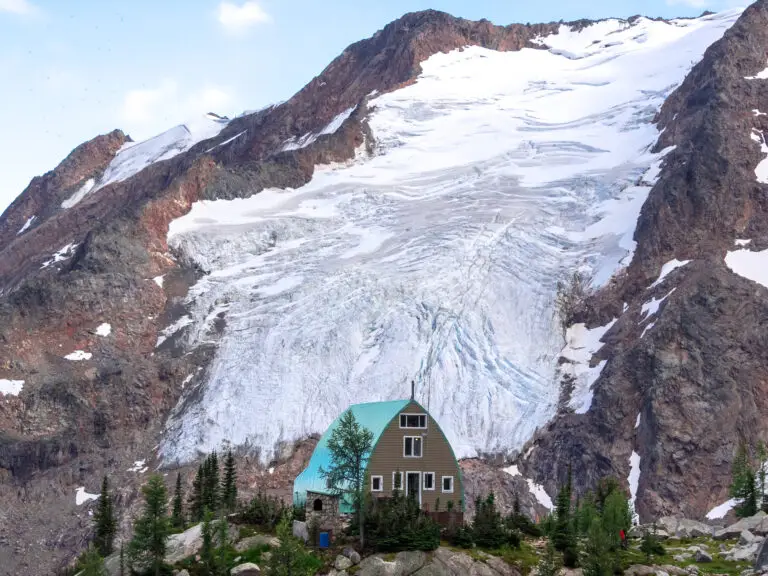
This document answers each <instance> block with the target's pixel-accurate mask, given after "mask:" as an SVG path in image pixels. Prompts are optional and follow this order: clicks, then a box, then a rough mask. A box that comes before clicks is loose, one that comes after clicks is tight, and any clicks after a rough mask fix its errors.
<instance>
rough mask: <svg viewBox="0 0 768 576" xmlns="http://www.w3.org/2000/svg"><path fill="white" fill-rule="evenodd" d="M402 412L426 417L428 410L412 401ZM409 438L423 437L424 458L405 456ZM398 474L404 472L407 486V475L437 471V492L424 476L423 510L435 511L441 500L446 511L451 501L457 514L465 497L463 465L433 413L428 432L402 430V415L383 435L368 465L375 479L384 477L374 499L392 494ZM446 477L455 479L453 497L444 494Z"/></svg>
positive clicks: (428, 422)
mask: <svg viewBox="0 0 768 576" xmlns="http://www.w3.org/2000/svg"><path fill="white" fill-rule="evenodd" d="M401 413H410V414H426V413H427V411H426V410H424V409H423V408H422V407H421V406H419V405H418V404H417V403H416V402H411V403H410V404H408V405H407V406H406V407H405V408H404V409H403V410H402V412H401ZM405 436H421V437H422V457H421V458H406V457H404V456H403V437H405ZM395 471H400V472H402V473H403V485H405V482H406V476H405V473H406V472H422V473H423V472H434V473H435V489H434V490H424V478H423V476H421V484H420V490H421V504H422V508H424V509H426V510H431V511H434V509H435V501H436V500H437V499H438V498H439V499H440V510H445V509H446V505H447V503H448V501H449V500H452V501H453V503H454V507H455V509H456V510H457V511H458V510H459V509H460V503H459V501H460V500H462V499H463V497H464V496H463V494H462V493H461V488H462V485H461V477H460V470H459V465H458V463H457V462H456V460H455V459H454V457H453V452H452V450H451V446H450V444H448V440H446V438H445V436H444V435H443V433H442V432H441V431H440V428H439V426H438V425H437V422H435V420H434V419H433V418H432V417H431V416H429V414H427V429H426V430H422V429H418V428H400V414H398V415H397V416H395V418H394V419H393V420H392V422H390V423H389V425H388V426H387V427H386V428H385V430H384V432H382V434H381V437H380V438H379V441H378V443H377V444H376V447H375V448H374V451H373V454H371V458H370V460H369V463H368V473H369V474H370V475H371V476H383V479H384V490H383V491H382V492H372V494H373V495H374V496H380V497H381V496H390V495H391V494H392V488H393V486H392V473H393V472H395ZM443 476H453V493H452V494H451V493H443V491H442V477H443ZM369 488H370V486H369Z"/></svg>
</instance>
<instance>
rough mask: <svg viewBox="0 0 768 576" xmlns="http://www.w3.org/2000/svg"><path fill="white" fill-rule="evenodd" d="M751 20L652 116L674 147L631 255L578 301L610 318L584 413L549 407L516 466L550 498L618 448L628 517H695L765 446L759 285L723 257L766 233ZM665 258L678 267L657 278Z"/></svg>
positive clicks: (663, 140) (595, 471) (761, 103)
mask: <svg viewBox="0 0 768 576" xmlns="http://www.w3.org/2000/svg"><path fill="white" fill-rule="evenodd" d="M767 24H768V2H764V1H760V2H756V3H755V4H753V5H752V6H750V7H749V8H748V9H747V10H746V11H745V12H744V14H743V15H742V17H741V18H740V20H739V21H738V22H737V23H736V24H735V25H734V26H733V27H732V28H731V29H730V30H728V31H727V32H726V34H725V36H724V37H723V38H722V39H721V40H720V41H718V42H716V43H715V44H713V45H712V46H711V47H710V48H709V49H708V50H707V52H706V54H705V56H704V58H703V60H702V61H701V62H700V63H699V64H697V65H696V66H695V67H694V68H693V70H692V71H691V73H690V74H689V75H688V77H687V78H686V79H685V81H684V82H683V84H682V85H681V86H680V87H679V88H678V89H677V90H676V91H675V92H674V93H673V94H672V95H671V96H670V97H669V98H668V99H667V101H666V102H665V104H664V106H663V107H662V109H661V111H660V113H659V115H658V117H657V121H658V125H659V127H660V128H662V129H663V132H662V134H661V136H660V138H659V141H658V143H657V149H659V150H661V149H663V148H666V147H668V146H675V149H674V150H673V151H672V152H670V153H669V154H668V156H666V160H665V163H664V166H663V168H662V170H661V174H660V178H659V181H658V183H657V184H656V185H655V186H654V188H653V190H652V191H651V193H650V195H649V197H648V200H647V202H646V203H645V205H644V206H643V210H642V213H641V216H640V220H639V222H638V227H637V231H636V234H635V239H636V241H637V251H636V253H635V256H634V259H633V261H632V263H631V265H630V267H629V268H628V270H627V271H626V274H623V275H621V276H620V277H618V278H616V279H615V281H614V282H613V283H612V284H611V285H610V286H609V287H607V288H606V289H603V290H600V291H598V292H597V293H596V294H594V295H593V296H592V297H591V299H590V300H589V302H588V305H587V307H586V308H587V312H586V319H587V325H588V326H590V327H591V326H601V325H605V324H606V322H608V321H610V320H611V319H612V318H613V319H617V320H616V322H615V324H614V325H613V326H612V328H611V329H610V330H609V331H608V332H607V334H606V335H605V336H604V337H603V341H604V342H605V346H604V347H603V348H602V349H601V350H600V354H599V355H600V359H602V360H607V364H606V365H605V368H604V370H603V372H602V375H601V377H600V378H599V379H598V380H597V382H596V383H595V386H594V400H593V402H592V407H591V409H590V410H589V411H588V412H587V413H586V414H574V413H567V412H563V413H561V414H559V415H558V416H557V417H556V418H555V419H554V420H553V421H552V422H550V423H549V425H547V426H546V427H545V428H544V429H542V430H540V431H539V434H538V435H537V437H536V438H535V439H534V440H533V441H532V442H531V444H530V447H532V450H531V451H530V456H529V457H528V458H523V459H522V460H521V465H522V467H523V468H524V469H525V470H526V471H529V473H530V474H532V476H533V477H534V478H536V479H538V480H539V481H541V482H543V483H545V484H546V485H547V487H548V489H549V491H550V493H551V494H554V493H555V490H556V484H557V482H558V480H559V481H560V482H562V481H563V480H564V478H565V474H566V469H567V466H568V465H569V464H571V465H572V466H573V469H574V475H575V478H577V479H578V481H577V484H578V486H579V487H580V488H581V489H585V488H586V487H588V486H590V485H592V484H593V482H594V481H595V480H596V479H597V478H598V477H600V476H602V475H607V474H611V475H614V476H617V477H619V478H626V479H629V477H630V475H631V470H632V468H633V465H632V464H631V462H630V460H631V458H632V456H633V453H634V457H635V461H636V462H637V463H639V467H637V468H636V474H639V483H638V485H637V487H636V498H637V510H638V512H639V513H640V515H641V517H643V518H655V517H658V516H661V515H665V514H680V513H682V514H683V515H685V516H687V517H697V518H701V517H703V516H704V515H705V514H706V513H707V511H708V510H710V509H711V508H712V507H713V506H714V504H716V503H718V502H724V501H726V500H727V499H728V485H729V483H730V462H731V460H732V457H733V455H734V453H735V451H736V448H737V446H738V444H739V442H742V441H745V442H747V443H750V444H752V445H756V443H757V442H758V441H760V440H762V441H765V440H768V418H766V415H767V414H768V402H767V401H766V393H768V388H766V382H767V381H768V380H767V377H768V355H766V343H767V342H766V335H767V334H768V332H767V331H766V328H768V324H766V318H767V316H766V312H768V290H766V286H765V284H764V283H763V284H762V285H761V284H760V283H758V282H756V281H754V278H755V277H754V276H752V279H748V278H747V277H744V276H742V275H739V274H738V273H736V272H734V270H732V269H730V267H729V266H728V265H727V264H726V256H727V254H728V253H729V252H734V251H739V252H745V251H747V250H752V251H756V252H759V251H760V250H762V249H765V247H766V242H768V238H766V226H767V225H768V219H767V218H766V208H768V204H766V198H768V196H766V194H767V193H768V185H767V184H766V182H765V180H763V181H762V182H761V181H760V177H759V174H758V175H757V177H756V167H757V166H758V165H759V164H760V163H761V162H762V161H763V160H764V157H765V154H764V149H763V150H761V146H760V143H761V142H764V141H765V136H766V132H765V130H766V128H768V124H766V121H765V118H766V117H765V115H764V114H762V112H761V111H762V110H765V109H766V107H767V106H768V101H767V100H768V81H766V80H765V79H760V78H751V77H755V76H758V75H759V73H760V72H761V71H763V70H764V69H765V68H766V63H767V55H768V28H766V25H767ZM763 148H764V146H763ZM747 241H749V242H747ZM744 246H746V249H744V248H742V247H744ZM675 260H676V261H677V263H678V264H679V263H682V262H688V263H687V264H685V265H682V266H680V267H678V268H676V269H674V271H671V272H670V273H669V275H668V276H665V277H664V279H663V281H662V282H659V283H657V282H656V280H657V279H658V278H659V276H660V273H661V272H662V271H663V270H664V269H663V268H662V267H663V266H664V265H665V264H667V263H672V262H673V261H675ZM765 265H766V264H765V261H763V263H762V264H759V263H757V264H755V266H756V267H758V268H759V267H761V266H765ZM672 268H673V266H672V265H671V264H670V265H667V269H668V270H671V269H672ZM741 274H745V272H744V270H743V269H742V270H741ZM748 276H749V275H748ZM661 300H663V303H660V304H659V306H658V310H657V311H656V312H653V311H652V310H653V309H654V308H657V306H653V307H651V306H649V303H651V302H653V301H656V303H659V301H661ZM646 311H647V313H646ZM637 469H639V472H637ZM636 477H637V476H636ZM628 484H629V481H628Z"/></svg>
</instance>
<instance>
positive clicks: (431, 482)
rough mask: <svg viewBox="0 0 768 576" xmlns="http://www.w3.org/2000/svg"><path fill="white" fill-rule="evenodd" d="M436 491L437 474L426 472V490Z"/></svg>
mask: <svg viewBox="0 0 768 576" xmlns="http://www.w3.org/2000/svg"><path fill="white" fill-rule="evenodd" d="M434 489H435V473H434V472H424V490H434Z"/></svg>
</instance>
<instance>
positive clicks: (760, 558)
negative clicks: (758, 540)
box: [755, 538, 768, 572]
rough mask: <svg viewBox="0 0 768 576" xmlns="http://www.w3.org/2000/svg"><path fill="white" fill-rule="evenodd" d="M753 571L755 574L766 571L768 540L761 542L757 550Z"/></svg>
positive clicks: (767, 569) (767, 564) (767, 568)
mask: <svg viewBox="0 0 768 576" xmlns="http://www.w3.org/2000/svg"><path fill="white" fill-rule="evenodd" d="M755 570H756V571H757V572H763V571H768V538H766V539H765V540H763V543H762V544H761V545H760V548H758V549H757V558H756V559H755Z"/></svg>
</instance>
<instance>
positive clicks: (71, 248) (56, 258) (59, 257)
mask: <svg viewBox="0 0 768 576" xmlns="http://www.w3.org/2000/svg"><path fill="white" fill-rule="evenodd" d="M76 248H77V244H75V243H70V244H67V245H66V246H64V247H63V248H61V249H60V250H59V251H58V252H54V254H53V257H52V258H51V259H50V260H46V261H45V262H43V265H42V266H40V269H41V270H42V269H43V268H48V266H50V265H51V264H56V263H57V262H63V261H64V260H69V259H70V258H72V256H74V254H75V249H76Z"/></svg>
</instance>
